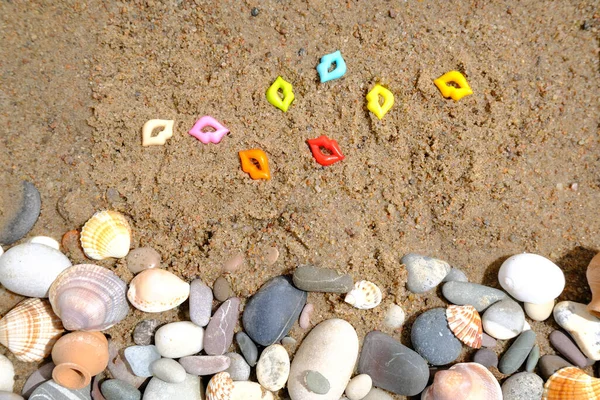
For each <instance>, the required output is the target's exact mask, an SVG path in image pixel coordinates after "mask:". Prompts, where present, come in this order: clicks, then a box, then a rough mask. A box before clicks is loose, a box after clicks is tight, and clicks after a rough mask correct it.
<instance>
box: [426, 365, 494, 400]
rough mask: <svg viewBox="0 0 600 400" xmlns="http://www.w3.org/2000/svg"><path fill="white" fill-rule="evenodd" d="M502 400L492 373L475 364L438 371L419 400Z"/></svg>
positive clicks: (454, 366)
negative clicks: (431, 383)
mask: <svg viewBox="0 0 600 400" xmlns="http://www.w3.org/2000/svg"><path fill="white" fill-rule="evenodd" d="M457 399H460V400H502V389H501V388H500V384H499V383H498V381H497V380H496V378H495V377H494V375H492V373H491V372H490V371H489V370H488V369H487V368H486V367H484V366H483V365H481V364H477V363H460V364H455V365H453V366H452V367H450V369H448V370H445V371H438V372H437V373H436V374H435V376H434V378H433V385H431V386H429V387H428V388H427V389H425V391H424V392H423V396H422V397H421V400H457Z"/></svg>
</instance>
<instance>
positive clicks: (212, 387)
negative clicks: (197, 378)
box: [206, 372, 233, 400]
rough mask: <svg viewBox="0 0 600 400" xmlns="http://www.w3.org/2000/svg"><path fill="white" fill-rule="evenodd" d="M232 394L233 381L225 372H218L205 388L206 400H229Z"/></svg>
mask: <svg viewBox="0 0 600 400" xmlns="http://www.w3.org/2000/svg"><path fill="white" fill-rule="evenodd" d="M231 392H233V379H231V377H230V376H229V373H227V372H219V373H218V374H216V375H215V376H213V377H212V378H211V379H210V382H208V385H207V386H206V400H230V399H231Z"/></svg>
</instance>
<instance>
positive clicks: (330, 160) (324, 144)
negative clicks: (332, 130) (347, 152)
mask: <svg viewBox="0 0 600 400" xmlns="http://www.w3.org/2000/svg"><path fill="white" fill-rule="evenodd" d="M306 142H307V143H308V146H309V147H310V151H311V152H312V155H313V157H314V158H315V160H316V161H317V162H318V163H319V164H321V165H322V166H324V167H326V166H328V165H331V164H334V163H336V162H338V161H342V160H343V159H344V158H345V157H344V155H343V154H342V150H340V146H339V145H338V143H337V142H336V141H335V140H333V139H329V138H328V137H327V136H320V137H318V138H316V139H309V140H307V141H306ZM321 148H324V149H327V150H328V151H329V152H330V153H331V154H324V153H323V152H322V151H321Z"/></svg>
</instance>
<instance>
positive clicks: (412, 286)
mask: <svg viewBox="0 0 600 400" xmlns="http://www.w3.org/2000/svg"><path fill="white" fill-rule="evenodd" d="M400 262H402V264H404V266H405V267H406V270H407V271H408V280H407V282H406V287H407V288H408V290H410V291H411V292H413V293H425V292H427V291H429V290H431V289H433V288H435V287H436V286H437V285H439V284H440V283H441V282H442V281H443V280H444V278H445V277H446V276H447V275H448V273H449V272H450V269H451V267H450V264H448V263H447V262H446V261H443V260H438V259H437V258H433V257H428V256H423V255H420V254H415V253H409V254H407V255H405V256H404V257H402V259H401V260H400Z"/></svg>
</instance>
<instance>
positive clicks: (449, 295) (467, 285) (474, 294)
mask: <svg viewBox="0 0 600 400" xmlns="http://www.w3.org/2000/svg"><path fill="white" fill-rule="evenodd" d="M442 293H443V295H444V297H445V298H446V299H447V300H448V301H449V302H450V303H452V304H456V305H459V306H464V305H466V304H469V305H472V306H473V307H475V309H476V310H477V311H479V312H482V311H483V310H485V309H486V308H488V307H489V306H491V305H492V304H494V303H495V302H497V301H500V300H502V299H505V298H506V293H504V292H503V291H501V290H498V289H494V288H491V287H489V286H484V285H479V284H477V283H471V282H457V281H453V282H447V283H445V284H444V286H443V287H442Z"/></svg>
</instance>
